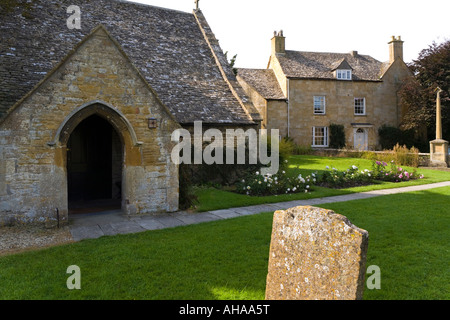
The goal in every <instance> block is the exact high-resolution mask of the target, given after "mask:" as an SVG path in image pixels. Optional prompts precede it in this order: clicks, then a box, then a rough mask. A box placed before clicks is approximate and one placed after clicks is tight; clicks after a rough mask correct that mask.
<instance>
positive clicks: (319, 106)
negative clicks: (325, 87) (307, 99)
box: [314, 96, 325, 114]
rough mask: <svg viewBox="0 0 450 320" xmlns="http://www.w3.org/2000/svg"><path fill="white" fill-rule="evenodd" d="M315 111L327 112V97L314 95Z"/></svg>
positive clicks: (318, 112)
mask: <svg viewBox="0 0 450 320" xmlns="http://www.w3.org/2000/svg"><path fill="white" fill-rule="evenodd" d="M314 113H315V114H325V97H322V96H317V97H314Z"/></svg>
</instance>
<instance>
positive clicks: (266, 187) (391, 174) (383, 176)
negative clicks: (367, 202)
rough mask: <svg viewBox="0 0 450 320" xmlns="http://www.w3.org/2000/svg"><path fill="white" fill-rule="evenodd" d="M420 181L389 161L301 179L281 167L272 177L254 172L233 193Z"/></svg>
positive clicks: (255, 193)
mask: <svg viewBox="0 0 450 320" xmlns="http://www.w3.org/2000/svg"><path fill="white" fill-rule="evenodd" d="M286 163H287V162H286ZM422 178H423V175H420V176H419V175H417V173H416V172H415V171H413V172H409V171H407V170H405V169H404V168H402V167H399V166H397V165H396V164H395V163H394V162H393V161H391V162H390V164H388V163H386V162H381V161H374V162H373V164H372V170H369V169H363V170H360V169H359V168H358V167H357V166H355V165H352V166H350V167H349V168H348V169H347V170H343V171H340V170H338V169H336V168H331V169H330V168H329V167H328V166H327V167H326V170H325V171H324V172H322V173H321V174H319V173H318V172H315V173H312V174H311V175H308V176H305V177H303V176H302V175H301V174H299V175H298V176H295V177H293V176H289V175H287V174H286V171H285V170H284V168H283V169H280V171H279V172H278V173H277V174H275V175H270V174H267V175H262V174H261V173H260V172H255V174H252V175H250V176H248V177H246V178H245V179H242V180H241V181H240V182H238V183H237V185H236V192H238V193H241V194H247V195H250V196H268V195H279V194H288V193H299V192H306V193H307V192H310V191H311V190H312V189H313V186H314V185H318V186H321V187H326V188H334V189H342V188H350V187H357V186H365V185H370V184H375V183H377V182H379V181H389V182H401V181H409V180H412V179H422Z"/></svg>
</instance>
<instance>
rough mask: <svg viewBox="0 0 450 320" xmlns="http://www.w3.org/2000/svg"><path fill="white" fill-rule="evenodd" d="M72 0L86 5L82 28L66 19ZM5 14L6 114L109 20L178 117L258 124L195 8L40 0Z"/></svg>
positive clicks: (1, 44)
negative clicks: (234, 89) (221, 62)
mask: <svg viewBox="0 0 450 320" xmlns="http://www.w3.org/2000/svg"><path fill="white" fill-rule="evenodd" d="M11 1H12V0H11ZM16 2H18V3H24V1H16ZM70 5H77V6H79V7H80V9H81V29H80V30H78V29H69V28H68V27H67V25H66V20H67V19H68V17H69V16H70V14H68V13H66V10H67V7H68V6H70ZM0 21H1V22H0V117H1V116H2V114H3V115H4V114H5V113H6V112H7V110H8V109H9V108H11V107H12V106H13V105H14V103H16V102H17V101H19V100H20V99H21V98H22V97H23V96H24V95H25V94H27V93H28V92H29V91H30V90H31V89H33V87H34V86H35V85H36V84H37V83H38V82H39V81H41V80H42V79H43V78H44V77H45V75H46V74H47V73H49V72H50V71H51V70H52V68H54V67H55V66H56V65H57V64H58V63H59V62H60V61H61V60H62V59H63V58H64V57H65V56H66V55H67V54H68V53H69V52H70V50H72V49H73V48H74V47H75V46H76V44H77V43H79V42H80V41H81V40H82V39H83V38H84V37H85V36H87V35H88V34H89V33H90V32H91V31H92V30H93V29H94V28H95V27H97V26H98V25H100V24H102V25H103V26H104V27H105V28H106V30H108V32H109V33H110V34H111V36H112V37H113V38H114V39H115V40H116V41H117V42H118V43H119V44H120V45H121V47H122V49H123V50H124V52H125V53H126V54H127V56H128V57H129V58H130V60H131V61H132V63H133V64H134V65H135V66H136V67H137V69H138V70H139V71H140V72H141V74H142V75H143V77H144V78H145V79H146V81H147V82H148V83H149V85H150V86H151V87H152V88H153V89H154V90H155V91H156V92H157V94H158V96H159V98H160V99H161V101H162V102H163V103H164V104H165V105H166V106H167V107H168V108H169V110H170V111H171V112H172V114H173V115H174V116H175V118H176V119H177V121H178V122H180V123H182V124H184V123H185V124H187V123H192V122H194V121H199V120H201V121H204V122H206V123H223V124H228V123H230V124H252V123H254V122H253V120H252V119H251V117H250V116H249V115H248V114H247V113H246V110H244V108H243V107H242V105H241V103H240V102H239V100H238V99H237V98H236V96H235V95H233V93H232V91H231V90H230V86H229V85H228V83H227V82H226V81H225V80H224V76H223V74H222V73H221V71H220V70H219V67H218V65H217V62H216V60H215V58H214V56H213V54H212V52H211V48H210V47H209V46H208V43H207V42H206V40H205V37H204V35H203V34H202V30H201V29H200V27H199V24H198V22H197V20H196V17H195V15H194V14H193V13H185V12H181V11H176V10H170V9H164V8H160V7H155V6H149V5H143V4H138V3H133V2H128V1H121V0H95V1H89V0H57V1H56V0H33V1H32V2H31V4H30V2H28V3H27V4H26V5H23V4H22V5H21V6H16V7H15V8H12V9H11V8H7V10H4V8H2V10H1V11H0ZM222 67H223V68H224V69H225V70H228V68H229V65H222ZM226 74H227V77H232V76H233V75H230V74H231V73H229V72H227V73H226ZM231 80H233V79H231ZM234 81H235V79H234Z"/></svg>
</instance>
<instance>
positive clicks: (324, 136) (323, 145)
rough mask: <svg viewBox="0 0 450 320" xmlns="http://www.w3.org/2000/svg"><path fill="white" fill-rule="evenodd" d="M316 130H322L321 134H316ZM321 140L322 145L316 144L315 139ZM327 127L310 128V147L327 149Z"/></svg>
mask: <svg viewBox="0 0 450 320" xmlns="http://www.w3.org/2000/svg"><path fill="white" fill-rule="evenodd" d="M316 129H323V134H317V133H318V132H316ZM321 138H323V144H316V139H321ZM328 140H329V137H328V127H320V126H317V127H312V146H313V147H323V148H325V147H328Z"/></svg>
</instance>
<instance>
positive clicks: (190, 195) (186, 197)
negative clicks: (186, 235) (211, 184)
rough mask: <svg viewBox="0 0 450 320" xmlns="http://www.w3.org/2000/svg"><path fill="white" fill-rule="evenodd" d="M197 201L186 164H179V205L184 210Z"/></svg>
mask: <svg viewBox="0 0 450 320" xmlns="http://www.w3.org/2000/svg"><path fill="white" fill-rule="evenodd" d="M196 203H198V198H197V196H196V195H195V194H194V190H193V183H192V179H191V175H190V172H189V170H188V167H187V165H185V164H180V166H179V207H180V209H181V210H186V209H189V208H191V207H193V206H194V205H195V204H196Z"/></svg>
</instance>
